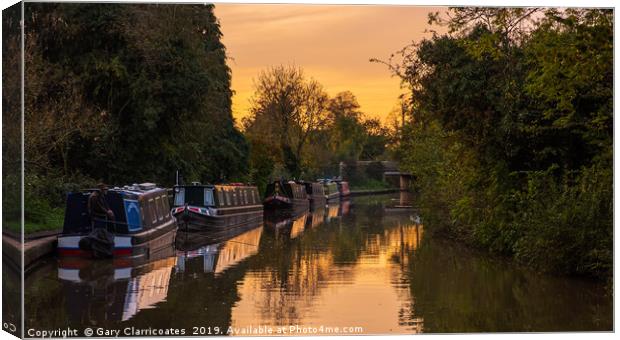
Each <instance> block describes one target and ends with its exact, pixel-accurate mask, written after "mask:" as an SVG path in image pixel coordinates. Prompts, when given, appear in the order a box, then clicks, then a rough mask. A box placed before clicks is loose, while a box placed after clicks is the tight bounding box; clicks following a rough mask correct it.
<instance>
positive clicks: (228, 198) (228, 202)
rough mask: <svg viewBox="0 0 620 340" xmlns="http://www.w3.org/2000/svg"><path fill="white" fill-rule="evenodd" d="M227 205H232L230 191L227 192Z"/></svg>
mask: <svg viewBox="0 0 620 340" xmlns="http://www.w3.org/2000/svg"><path fill="white" fill-rule="evenodd" d="M225 194H226V195H225V196H226V205H230V204H231V203H232V200H231V198H230V190H226V193H225Z"/></svg>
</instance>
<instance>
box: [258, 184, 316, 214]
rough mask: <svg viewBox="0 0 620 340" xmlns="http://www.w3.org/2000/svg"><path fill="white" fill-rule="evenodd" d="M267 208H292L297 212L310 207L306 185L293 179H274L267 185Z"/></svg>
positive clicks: (265, 202) (265, 200) (265, 203)
mask: <svg viewBox="0 0 620 340" xmlns="http://www.w3.org/2000/svg"><path fill="white" fill-rule="evenodd" d="M263 203H264V205H265V209H270V210H288V211H290V210H292V211H293V212H295V213H297V212H300V211H303V210H307V209H308V208H309V207H310V201H309V200H308V194H307V193H306V188H305V186H303V185H301V184H298V183H295V182H293V181H283V180H281V181H274V182H272V183H269V184H268V185H267V189H266V191H265V199H264V201H263Z"/></svg>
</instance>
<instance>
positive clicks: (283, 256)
mask: <svg viewBox="0 0 620 340" xmlns="http://www.w3.org/2000/svg"><path fill="white" fill-rule="evenodd" d="M395 205H399V202H398V195H396V196H394V195H391V196H390V195H387V196H368V197H356V198H353V199H352V200H351V201H346V202H344V203H341V204H336V205H330V206H328V207H326V208H320V209H315V211H313V212H309V213H307V214H305V215H301V216H297V217H295V218H288V219H287V218H284V217H276V218H270V219H266V221H265V223H264V224H263V225H261V226H259V227H256V228H254V229H250V230H245V231H243V232H242V233H237V235H229V236H227V237H225V238H222V237H220V238H219V239H217V240H215V239H210V238H208V237H205V238H204V239H201V238H196V237H188V236H187V235H184V234H182V233H179V235H177V239H178V240H177V241H178V242H177V249H173V248H171V249H166V250H164V251H162V252H160V253H158V254H155V255H153V256H152V257H151V258H150V259H149V260H148V261H141V262H130V261H120V260H118V261H98V262H87V261H83V260H65V259H63V260H57V259H54V258H50V259H47V260H45V261H42V262H41V263H40V264H39V265H38V266H37V267H36V268H34V269H33V270H31V271H30V272H29V273H28V274H27V275H26V282H25V285H26V287H25V288H26V292H25V303H26V305H25V310H26V316H27V319H26V330H28V329H29V328H34V329H37V330H41V329H55V328H66V327H72V328H77V329H78V330H80V333H79V335H81V334H83V333H82V330H83V329H85V328H86V327H91V328H97V327H101V328H102V329H106V330H121V333H120V335H121V336H122V335H128V334H129V335H130V334H133V335H145V334H144V333H142V334H135V333H131V332H137V331H140V330H143V329H149V328H158V329H166V328H176V329H184V330H185V335H194V334H197V335H198V334H226V332H228V331H230V330H232V331H238V332H241V333H243V332H248V331H249V332H254V334H256V332H259V331H260V329H261V328H263V327H264V329H266V328H271V329H272V330H274V331H275V330H277V329H279V327H283V328H285V330H286V331H287V332H288V331H291V329H290V326H299V328H298V329H297V330H295V331H296V332H298V333H297V334H299V335H311V334H321V333H322V334H334V333H335V329H336V327H338V329H340V330H342V329H343V328H345V327H346V328H347V330H348V332H354V333H358V334H359V333H360V331H361V333H362V334H386V333H401V334H402V333H418V332H430V333H446V332H507V331H593V330H608V331H609V330H612V327H613V321H612V309H613V305H612V298H611V297H610V296H609V295H607V294H606V290H605V289H604V287H602V285H600V284H597V283H594V282H589V281H586V280H581V279H574V278H566V277H553V276H546V275H541V274H537V273H533V272H531V271H528V270H525V269H522V268H519V267H517V266H515V265H514V264H511V263H509V262H505V261H501V260H498V259H493V258H490V257H489V256H488V255H484V254H479V253H476V252H472V251H470V250H468V249H465V248H463V247H460V246H458V245H456V244H454V243H451V242H446V241H442V240H440V239H437V238H434V237H431V236H430V234H429V233H427V232H426V231H425V229H424V226H423V225H422V224H421V223H419V222H420V220H419V219H418V218H417V216H416V215H415V212H414V211H411V210H408V211H403V210H398V209H391V208H390V207H393V206H395ZM184 237H185V238H184ZM201 243H202V244H201ZM321 326H322V328H321ZM132 327H133V328H132ZM350 327H352V328H350ZM356 327H357V328H356ZM360 327H361V328H360ZM128 329H129V331H127V330H128ZM295 331H294V332H295ZM123 332H130V333H125V334H123Z"/></svg>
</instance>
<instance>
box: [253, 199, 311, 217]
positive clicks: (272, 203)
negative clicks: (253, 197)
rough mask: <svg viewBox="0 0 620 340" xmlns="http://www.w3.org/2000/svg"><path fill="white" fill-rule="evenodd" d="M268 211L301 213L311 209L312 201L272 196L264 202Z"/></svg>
mask: <svg viewBox="0 0 620 340" xmlns="http://www.w3.org/2000/svg"><path fill="white" fill-rule="evenodd" d="M264 204H265V209H266V210H281V211H292V212H295V213H297V212H301V211H304V210H307V209H309V208H310V200H308V199H307V198H290V197H285V196H271V197H267V198H266V199H265V201H264Z"/></svg>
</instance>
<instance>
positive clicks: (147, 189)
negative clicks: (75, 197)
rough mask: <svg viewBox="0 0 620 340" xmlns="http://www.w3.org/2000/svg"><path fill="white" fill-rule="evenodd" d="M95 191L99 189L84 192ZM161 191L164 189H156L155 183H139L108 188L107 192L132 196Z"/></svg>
mask: <svg viewBox="0 0 620 340" xmlns="http://www.w3.org/2000/svg"><path fill="white" fill-rule="evenodd" d="M95 190H99V189H97V188H93V189H86V190H85V191H87V192H92V191H95ZM161 190H165V189H163V188H160V187H158V186H157V185H156V184H155V183H140V184H137V183H134V184H132V185H125V186H122V187H112V188H108V192H110V191H112V192H119V193H126V194H133V195H144V194H149V193H154V192H157V191H161Z"/></svg>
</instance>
